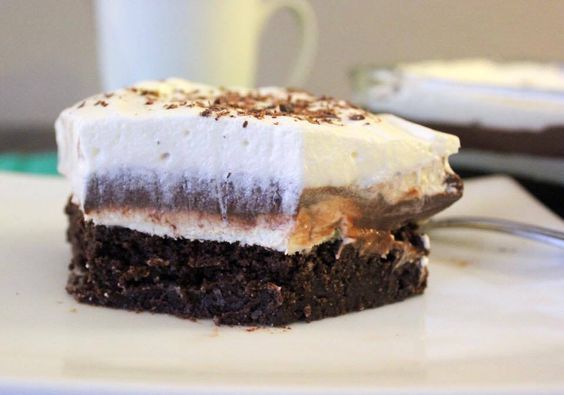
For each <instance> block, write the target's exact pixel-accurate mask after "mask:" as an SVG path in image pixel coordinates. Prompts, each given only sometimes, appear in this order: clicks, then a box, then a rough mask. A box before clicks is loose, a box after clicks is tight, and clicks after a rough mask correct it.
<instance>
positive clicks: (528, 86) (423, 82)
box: [355, 59, 564, 131]
mask: <svg viewBox="0 0 564 395" xmlns="http://www.w3.org/2000/svg"><path fill="white" fill-rule="evenodd" d="M369 73H370V75H369V76H368V79H369V80H372V81H373V84H372V85H371V86H368V87H366V88H364V89H362V90H361V91H359V92H356V96H355V100H356V101H357V102H358V103H360V104H362V105H363V106H365V107H367V108H369V109H370V110H372V111H378V112H390V113H393V114H397V115H400V116H403V117H406V118H408V119H411V120H415V121H418V122H430V123H451V124H457V125H466V124H479V125H481V126H484V127H491V128H499V129H506V130H512V129H514V130H528V131H541V130H543V129H545V128H548V127H551V126H562V125H564V68H563V66H562V65H558V64H541V63H533V62H508V63H496V62H492V61H489V60H484V59H466V60H454V61H425V62H419V63H410V64H400V65H398V66H397V67H395V68H393V69H376V70H371V71H369Z"/></svg>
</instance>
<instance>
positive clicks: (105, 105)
mask: <svg viewBox="0 0 564 395" xmlns="http://www.w3.org/2000/svg"><path fill="white" fill-rule="evenodd" d="M94 105H95V106H102V107H107V106H108V102H107V101H105V100H98V101H97V102H96V103H94Z"/></svg>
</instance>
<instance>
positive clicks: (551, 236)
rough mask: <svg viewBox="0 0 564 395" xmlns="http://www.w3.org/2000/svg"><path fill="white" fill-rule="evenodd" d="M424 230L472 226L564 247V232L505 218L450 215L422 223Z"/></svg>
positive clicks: (472, 227)
mask: <svg viewBox="0 0 564 395" xmlns="http://www.w3.org/2000/svg"><path fill="white" fill-rule="evenodd" d="M422 228H423V230H424V231H425V230H431V229H437V228H471V229H482V230H491V231H494V232H502V233H507V234H512V235H515V236H520V237H524V238H526V239H531V240H536V241H540V242H542V243H546V244H551V245H553V246H556V247H560V248H562V249H564V232H560V231H558V230H555V229H549V228H543V227H541V226H535V225H528V224H524V223H520V222H515V221H508V220H505V219H495V218H487V217H473V216H472V217H471V216H468V217H450V218H444V219H443V218H441V219H432V220H430V221H428V222H426V223H423V224H422Z"/></svg>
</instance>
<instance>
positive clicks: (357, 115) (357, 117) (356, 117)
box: [349, 114, 365, 121]
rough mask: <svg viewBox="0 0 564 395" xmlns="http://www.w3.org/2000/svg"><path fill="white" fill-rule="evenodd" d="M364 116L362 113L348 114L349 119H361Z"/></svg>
mask: <svg viewBox="0 0 564 395" xmlns="http://www.w3.org/2000/svg"><path fill="white" fill-rule="evenodd" d="M364 118H365V117H364V115H362V114H352V115H351V116H349V119H350V120H351V121H362V120H363V119H364Z"/></svg>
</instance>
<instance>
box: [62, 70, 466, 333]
mask: <svg viewBox="0 0 564 395" xmlns="http://www.w3.org/2000/svg"><path fill="white" fill-rule="evenodd" d="M56 131H57V144H58V147H59V171H60V172H61V173H62V174H64V175H65V176H66V177H67V178H68V179H69V181H70V183H71V186H72V196H71V197H70V198H69V201H68V204H67V206H66V213H67V215H68V217H69V228H68V240H69V241H70V243H71V245H72V261H71V264H70V277H69V281H68V284H67V291H68V292H69V293H70V294H71V295H73V296H74V297H75V299H77V300H78V301H80V302H84V303H90V304H95V305H102V306H108V307H115V308H123V309H129V310H135V311H151V312H160V313H169V314H174V315H177V316H179V317H184V318H212V319H214V320H215V321H216V322H217V323H224V324H235V325H238V324H249V325H285V324H288V323H291V322H294V321H311V320H316V319H321V318H324V317H329V316H336V315H340V314H344V313H347V312H350V311H358V310H363V309H366V308H371V307H376V306H380V305H383V304H387V303H392V302H396V301H400V300H403V299H405V298H407V297H409V296H412V295H417V294H420V293H422V292H423V290H424V288H425V285H426V280H427V261H428V259H427V255H428V253H429V240H428V238H427V237H426V236H425V235H423V234H422V233H421V232H420V231H419V229H418V227H417V222H418V221H420V220H423V219H426V218H428V217H430V216H432V215H433V214H435V213H437V212H438V211H440V210H442V209H444V208H446V207H447V206H449V205H450V204H452V203H453V202H455V201H456V200H457V199H459V198H460V196H461V194H462V183H461V181H460V178H459V177H458V176H457V175H455V174H454V173H453V171H452V170H451V168H450V166H449V164H448V157H449V156H450V155H451V154H453V153H455V152H457V150H458V148H459V141H458V138H456V137H455V136H451V135H448V134H443V133H439V132H435V131H433V130H431V129H428V128H425V127H422V126H419V125H416V124H413V123H410V122H407V121H405V120H403V119H400V118H398V117H396V116H393V115H375V114H372V113H369V112H367V111H365V110H362V109H360V108H358V107H355V106H353V105H351V104H349V103H347V102H346V101H343V100H337V99H334V98H330V97H326V96H321V97H317V96H314V95H311V94H309V93H306V92H303V91H297V90H291V89H283V88H259V89H252V90H249V89H224V88H215V87H209V86H205V85H200V84H195V83H192V82H189V81H185V80H180V79H169V80H165V81H148V82H143V83H139V84H137V85H136V86H133V87H130V88H125V89H121V90H117V91H115V92H110V93H105V94H100V95H96V96H93V97H91V98H88V99H86V100H84V101H81V102H79V103H77V104H76V105H74V106H73V107H70V108H68V109H66V110H64V111H63V112H62V113H61V115H60V116H59V118H58V119H57V122H56Z"/></svg>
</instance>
